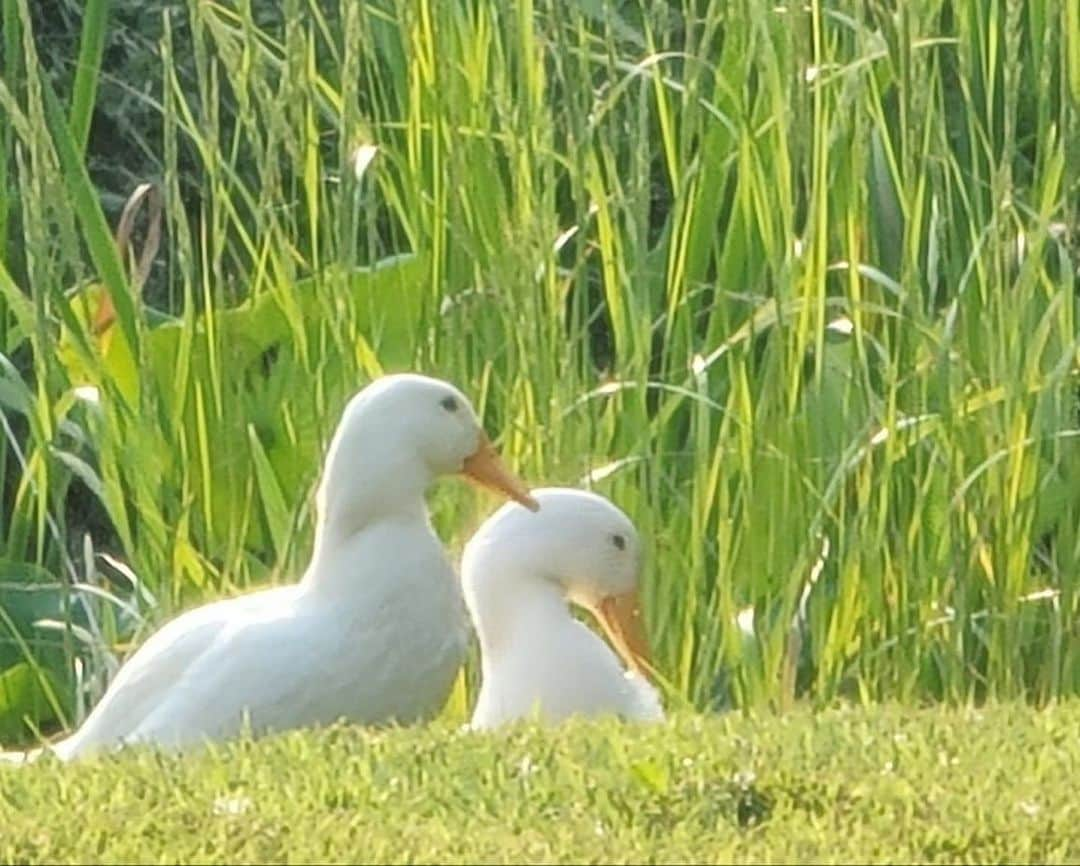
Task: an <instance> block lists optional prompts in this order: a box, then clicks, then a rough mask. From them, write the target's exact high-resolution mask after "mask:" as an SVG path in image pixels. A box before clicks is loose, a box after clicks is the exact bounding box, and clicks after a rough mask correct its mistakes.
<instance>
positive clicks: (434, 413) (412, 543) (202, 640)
mask: <svg viewBox="0 0 1080 866" xmlns="http://www.w3.org/2000/svg"><path fill="white" fill-rule="evenodd" d="M454 473H462V474H465V475H466V476H468V477H470V478H472V479H474V480H475V481H477V482H478V483H481V484H484V485H486V486H490V487H494V488H495V489H498V490H499V491H501V492H503V493H505V494H506V495H510V496H514V497H516V498H518V499H520V500H521V501H522V502H524V503H525V504H526V505H527V506H528V507H530V508H534V507H536V504H535V502H534V501H533V500H532V499H531V498H530V497H529V495H528V493H527V491H526V490H525V488H524V485H522V484H521V482H520V481H519V480H518V479H517V478H516V477H514V476H513V475H511V474H510V473H509V471H508V470H506V468H505V467H504V466H502V464H501V462H500V461H499V458H498V455H497V454H496V453H495V452H494V449H493V448H492V446H491V443H490V442H489V441H488V440H487V437H486V435H485V434H484V432H483V430H482V429H481V428H480V426H479V421H478V420H477V418H476V416H475V413H474V412H473V410H472V408H471V406H469V404H468V402H467V401H466V400H465V398H464V396H463V395H461V394H460V392H458V391H457V390H456V389H454V388H453V387H452V386H450V385H448V384H447V383H445V382H440V381H438V380H434V379H429V378H427V377H422V376H413V375H408V374H405V375H398V376H388V377H384V379H382V380H378V381H377V382H376V383H374V384H372V385H370V386H368V387H367V388H365V389H364V390H362V391H361V392H360V393H359V394H358V395H356V396H355V397H354V398H353V399H352V400H351V401H350V403H349V405H348V406H347V407H346V409H345V412H344V414H343V417H342V420H341V423H340V424H339V425H338V429H337V430H336V432H335V435H334V437H333V440H332V441H331V444H330V447H329V450H328V454H327V458H326V463H325V466H324V470H323V477H322V481H321V483H320V486H319V491H318V495H317V506H318V514H319V520H318V522H317V524H316V530H315V541H314V549H313V552H312V558H311V561H310V564H309V565H308V568H307V569H306V571H305V573H304V575H303V577H302V579H301V580H300V581H299V582H298V583H295V584H292V585H286V586H281V587H275V588H271V589H264V590H260V591H256V592H252V593H249V594H247V595H243V596H239V597H237V598H233V599H228V600H222V601H216V602H213V603H210V604H207V605H204V606H202V607H199V608H196V609H194V610H191V611H188V612H186V613H183V614H181V615H180V616H178V617H176V618H175V619H174V620H172V621H170V622H169V623H167V624H166V625H165V626H164V627H162V628H161V629H160V630H159V631H158V632H156V633H155V634H154V635H152V636H151V637H150V638H149V639H148V640H147V641H146V642H145V643H144V644H143V645H142V646H141V647H140V648H139V649H138V650H136V652H135V653H134V654H133V655H132V656H131V657H130V658H129V659H128V660H127V661H126V662H125V663H124V665H123V666H122V667H121V668H120V670H119V672H118V673H117V675H116V677H115V678H114V679H113V681H112V682H111V683H110V684H109V687H108V689H107V690H106V692H105V695H104V696H103V698H102V699H101V701H99V703H98V704H97V706H96V707H95V708H94V709H93V711H92V712H91V713H90V714H89V715H88V716H87V718H86V720H85V722H84V723H83V724H82V726H81V727H80V728H79V729H78V730H77V731H76V732H75V733H73V734H72V735H71V736H69V737H68V738H66V739H64V740H61V741H59V742H57V743H53V744H51V745H49V746H48V747H47V748H48V750H50V751H52V752H54V753H55V754H56V755H57V756H58V757H60V758H61V759H64V760H72V759H75V758H80V757H83V756H84V755H88V754H91V753H93V752H96V751H99V750H102V749H110V748H116V747H119V746H123V745H127V744H132V743H149V744H153V745H156V746H159V747H163V748H185V747H189V746H193V745H196V744H199V743H202V742H206V741H220V740H224V739H228V738H231V737H234V736H236V735H237V734H240V733H241V732H242V731H244V730H245V729H247V730H249V731H250V732H251V733H252V734H254V735H260V734H265V733H270V732H281V731H285V730H289V729H292V728H298V727H307V726H313V725H327V724H331V723H333V722H336V721H338V720H342V719H344V720H346V721H350V722H354V723H359V724H371V725H376V724H389V723H400V724H408V723H411V722H415V721H419V720H422V719H425V718H428V717H430V716H432V715H434V714H436V713H437V712H439V710H440V709H441V708H442V706H443V704H444V703H445V701H446V698H447V697H448V695H449V692H450V689H451V688H452V686H453V682H454V679H455V677H456V675H457V672H458V670H459V668H460V666H461V664H462V662H463V660H464V655H465V648H466V640H467V618H466V616H465V609H464V605H463V602H462V597H461V590H460V585H459V583H458V581H457V580H456V579H455V574H454V570H453V568H452V566H451V565H450V563H449V561H448V559H447V557H446V554H445V551H444V549H443V546H442V544H441V542H440V540H439V538H438V536H437V535H436V534H435V531H434V529H433V528H432V526H431V523H430V519H429V516H428V512H427V507H426V503H425V501H424V493H425V491H426V489H427V488H428V487H429V486H430V485H431V483H432V482H433V481H434V480H435V479H436V478H438V477H439V476H441V475H446V474H454ZM29 754H31V753H27V754H23V753H3V754H0V757H3V758H6V759H7V760H13V759H14V760H18V759H19V758H24V759H25V758H26V757H27V756H28V755H29Z"/></svg>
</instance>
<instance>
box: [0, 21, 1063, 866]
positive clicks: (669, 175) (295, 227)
mask: <svg viewBox="0 0 1080 866" xmlns="http://www.w3.org/2000/svg"><path fill="white" fill-rule="evenodd" d="M1077 10H1078V7H1077V5H1076V4H1075V3H1059V2H1056V0H1028V2H1025V3H1016V2H1006V0H986V2H982V3H965V2H957V0H905V2H902V3H901V2H894V0H866V2H862V0H860V2H850V0H832V2H825V0H810V2H808V3H807V4H805V5H802V4H791V5H784V4H760V3H756V2H751V0H679V2H675V0H671V2H648V3H637V2H614V0H604V2H602V0H580V2H575V3H549V2H542V0H532V2H529V0H519V2H517V3H513V4H490V3H483V2H473V0H444V2H428V0H409V2H391V0H371V2H364V3H351V2H345V0H340V2H333V0H285V2H283V3H280V4H271V3H262V2H254V0H223V2H209V0H188V2H164V0H158V2H146V3H136V2H133V0H123V2H122V0H114V2H111V3H110V2H109V0H86V2H85V3H81V2H80V3H76V2H74V0H53V2H41V3H37V2H34V3H31V2H29V0H0V16H2V17H0V26H2V45H3V47H2V62H0V63H2V69H0V113H2V115H3V126H2V129H0V190H3V191H6V196H5V197H4V198H3V200H2V202H0V237H2V238H3V243H2V244H0V250H2V255H3V259H2V262H0V297H2V299H3V301H2V305H0V323H2V330H0V404H2V407H3V416H2V423H3V435H2V437H0V443H2V444H0V474H2V488H0V489H2V491H3V494H2V495H3V508H2V509H0V556H2V559H0V741H4V742H5V743H11V742H12V741H13V740H17V739H18V740H28V739H31V738H32V734H33V730H34V729H35V728H37V727H41V728H44V729H46V730H52V729H55V728H58V727H62V726H65V725H71V724H74V723H75V722H77V721H78V719H79V718H80V717H81V715H82V714H83V713H84V712H85V708H86V707H87V706H88V705H91V704H92V703H93V701H94V700H95V699H96V697H97V696H98V695H99V694H100V693H101V690H102V689H103V687H104V684H105V682H106V680H107V677H108V676H109V674H110V673H111V671H112V670H114V669H115V665H116V663H117V661H118V660H119V659H120V658H121V657H122V656H123V653H124V652H125V651H126V649H127V647H128V646H130V645H131V644H132V643H134V642H137V641H139V640H141V639H142V638H143V637H144V636H145V634H146V633H147V631H148V630H149V629H151V628H153V627H155V626H156V625H157V624H158V623H160V622H161V620H162V619H164V618H166V617H168V616H170V615H171V614H172V613H173V612H175V611H176V610H178V609H180V608H182V607H185V606H188V605H191V604H194V603H196V602H198V601H200V600H203V599H206V598H211V597H220V596H222V595H227V594H231V593H235V592H239V591H242V590H244V589H246V588H248V587H251V586H253V585H256V584H265V583H267V582H272V581H284V580H293V579H295V578H296V577H297V576H298V574H299V572H300V570H301V569H302V568H303V566H304V564H305V561H306V557H307V555H308V551H309V549H310V539H311V531H312V521H313V517H314V515H313V514H312V508H311V505H312V496H311V492H312V489H313V485H314V483H315V481H316V478H317V472H318V462H319V458H320V455H321V451H322V448H323V445H324V443H325V442H326V441H327V440H328V438H329V436H330V434H331V432H332V429H333V426H334V424H335V423H336V421H337V415H338V412H339V410H340V408H341V406H342V405H343V403H344V401H345V399H346V398H347V396H348V395H349V394H350V393H351V392H353V391H354V390H355V389H357V388H358V387H360V386H361V385H363V384H364V383H365V382H366V381H368V380H369V379H370V378H372V377H374V376H376V375H379V374H380V373H382V372H384V371H386V370H394V369H406V368H408V369H416V370H421V371H425V372H429V373H432V374H435V375H439V376H442V377H445V378H447V379H450V380H452V381H454V382H456V383H457V384H458V385H459V386H460V387H462V388H463V389H464V390H465V391H466V392H468V393H469V394H470V395H472V397H473V398H474V400H475V401H476V403H477V405H478V406H479V407H481V409H482V411H483V414H484V417H485V421H486V424H487V426H488V428H489V429H490V430H491V431H492V433H493V434H497V436H498V439H499V444H500V447H501V448H502V450H503V451H504V453H505V454H507V455H508V457H509V459H510V461H511V463H512V464H513V465H515V466H516V467H517V468H518V469H519V470H520V472H521V473H522V474H523V475H525V476H526V477H528V478H529V479H531V480H532V481H534V482H535V483H561V484H581V485H591V486H595V487H596V488H598V489H600V490H602V491H603V492H605V493H606V494H608V495H610V496H612V497H613V498H614V499H615V501H617V502H618V503H619V504H620V505H622V506H623V507H624V508H625V509H626V510H627V511H628V512H629V513H630V514H631V515H632V516H633V517H634V519H635V520H636V521H637V523H638V525H639V527H640V529H641V531H642V533H643V535H644V536H645V538H646V539H648V543H649V547H650V561H649V566H648V574H647V578H646V586H645V596H646V602H647V608H648V621H649V625H650V631H651V633H652V637H653V639H654V642H655V644H656V649H657V656H658V660H659V663H660V666H661V669H662V671H663V672H664V674H665V675H666V676H667V678H668V679H669V682H668V683H666V688H667V689H668V692H669V696H670V698H671V700H672V701H673V703H674V704H675V705H676V706H679V705H682V703H683V702H684V701H685V702H686V703H687V704H689V705H690V706H693V707H695V708H698V709H703V710H707V709H719V708H723V707H730V706H741V707H754V706H763V705H768V706H773V707H778V708H783V707H786V706H788V705H789V704H790V703H791V702H792V701H793V700H794V699H796V698H798V697H807V698H809V699H811V700H812V701H814V702H816V703H819V704H821V703H828V702H831V701H833V700H834V699H836V698H838V697H842V696H849V697H858V698H863V699H874V700H877V699H891V700H896V701H900V702H904V703H911V702H916V701H923V700H942V699H944V700H947V701H968V700H982V699H983V698H986V697H995V698H1021V699H1028V700H1031V701H1034V702H1036V703H1043V702H1046V701H1049V700H1052V699H1054V698H1056V697H1059V696H1065V695H1071V694H1074V693H1075V692H1076V691H1077V688H1078V686H1080V660H1078V655H1077V651H1078V648H1080V642H1078V640H1077V637H1078V636H1077V626H1076V614H1077V605H1078V603H1080V601H1078V599H1080V592H1078V590H1080V578H1078V574H1080V570H1078V565H1080V534H1078V530H1080V453H1078V451H1077V444H1078V443H1077V441H1076V435H1077V430H1078V429H1080V428H1078V425H1077V382H1076V378H1077V322H1076V289H1077V285H1076V284H1077V268H1078V260H1080V223H1078V217H1080V122H1078V116H1080V115H1078V112H1080V11H1077ZM144 183H148V184H150V185H151V186H150V187H145V188H142V189H141V190H140V185H141V184H144ZM137 190H138V191H139V195H138V197H136V198H135V199H133V203H134V204H135V205H137V206H138V210H135V211H133V213H134V217H135V218H134V220H133V221H129V225H128V226H127V227H126V228H124V229H123V230H119V229H120V226H121V223H122V222H123V220H122V212H123V208H124V204H125V202H127V201H128V200H129V198H130V197H131V196H132V195H133V194H135V193H136V192H137ZM158 208H160V216H159V219H160V222H158V223H156V222H155V219H154V214H155V210H156V209H158ZM155 226H157V229H155ZM132 227H134V230H133V231H129V229H131V228H132ZM155 236H159V238H160V243H158V244H155ZM117 240H120V241H121V243H119V244H118V243H117ZM144 253H145V257H144V261H145V262H146V265H145V266H144V267H140V265H139V260H140V256H144ZM492 505H493V502H492V501H491V500H490V499H489V498H486V497H484V496H478V495H476V494H474V493H473V492H471V491H470V490H468V489H467V488H466V487H465V486H464V485H461V484H457V483H450V482H446V483H443V484H441V485H440V486H439V487H438V489H437V490H436V491H435V493H434V495H433V497H432V507H433V510H434V518H435V521H436V525H437V526H438V528H439V530H440V532H441V533H442V534H443V536H444V537H445V538H446V539H447V541H448V544H449V545H450V546H451V548H452V549H453V550H454V551H455V552H456V551H457V550H458V549H460V546H461V545H462V544H463V542H464V540H465V539H466V538H467V537H468V534H469V532H470V531H471V529H472V528H473V527H474V526H475V525H476V524H477V523H478V521H479V520H480V519H482V517H483V516H484V514H486V513H487V512H488V511H489V510H490V508H491V507H492ZM474 671H475V668H474V667H470V670H469V673H468V675H467V676H466V677H465V678H464V679H463V681H462V687H461V688H460V689H459V690H458V692H457V694H456V695H455V698H454V700H453V702H452V703H451V706H450V707H449V709H448V714H449V715H450V716H451V717H452V718H460V716H461V715H462V713H463V712H464V711H465V708H466V707H467V706H468V703H469V701H470V694H471V692H470V689H471V688H472V685H473V677H474V676H475V673H474ZM995 856H996V855H995Z"/></svg>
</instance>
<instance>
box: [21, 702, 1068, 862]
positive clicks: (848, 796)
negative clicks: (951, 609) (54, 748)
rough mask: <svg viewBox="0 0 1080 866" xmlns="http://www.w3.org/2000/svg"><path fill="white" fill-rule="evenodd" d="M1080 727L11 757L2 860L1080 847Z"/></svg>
mask: <svg viewBox="0 0 1080 866" xmlns="http://www.w3.org/2000/svg"><path fill="white" fill-rule="evenodd" d="M1078 730H1080V703H1076V702H1070V703H1067V704H1064V705H1061V706H1058V707H1056V708H1053V709H1050V710H1044V711H1036V710H1032V709H1030V708H1027V707H1024V706H1021V705H1015V704H1001V705H995V706H992V707H988V708H983V709H978V710H972V709H965V710H961V709H952V710H948V709H941V708H938V709H932V710H915V709H910V708H900V707H896V706H883V707H877V708H873V709H857V708H845V709H834V710H828V711H825V712H821V713H816V714H815V713H811V712H809V711H804V710H799V711H796V712H794V713H792V714H789V715H786V716H770V715H756V716H741V715H727V716H711V717H710V716H702V715H689V714H688V715H684V716H679V717H677V718H676V719H675V720H674V721H673V722H672V723H671V724H670V725H666V726H652V727H625V726H618V725H617V724H616V723H590V724H584V723H574V724H569V725H566V726H564V727H562V728H559V729H555V730H554V731H552V730H546V731H545V730H542V729H539V728H534V727H521V728H519V729H516V730H513V731H512V732H508V733H506V734H501V735H500V734H496V735H476V734H470V733H465V732H462V731H461V730H460V729H459V728H457V727H452V726H450V725H446V724H440V725H436V726H434V727H430V728H416V729H411V730H399V731H390V732H383V733H375V732H364V731H362V730H359V729H355V728H344V727H342V728H335V729H331V730H329V731H323V732H319V733H310V732H307V733H295V734H291V735H288V736H285V737H281V738H271V739H268V740H265V741H262V742H259V743H254V744H253V743H251V742H242V743H238V744H236V745H235V746H233V747H230V748H227V749H221V750H220V751H216V752H214V753H204V754H201V755H194V756H191V757H188V758H185V759H178V758H173V757H160V756H156V755H154V754H150V753H142V754H138V755H134V754H133V755H128V756H124V757H121V758H112V759H104V760H100V761H94V762H88V763H85V764H81V765H72V766H67V767H62V766H60V765H58V764H54V763H52V762H51V761H50V762H46V763H40V764H37V765H35V766H32V767H27V768H16V767H10V768H3V770H2V771H0V828H2V832H0V861H2V862H4V863H28V862H35V863H55V862H136V861H144V860H145V861H146V862H151V863H153V862H177V863H180V862H183V863H193V862H198V863H202V862H214V863H236V862H253V863H277V862H342V863H354V862H417V861H422V862H448V861H453V862H469V863H475V862H553V861H554V862H628V863H630V862H633V863H637V862H731V861H737V862H776V863H781V862H787V863H791V862H799V863H808V862H850V863H856V862H864V861H866V862H892V863H897V862H949V863H956V862H995V863H1000V862H1070V861H1071V862H1076V861H1077V859H1080V799H1078V798H1077V797H1076V793H1075V780H1076V774H1077V770H1078V767H1080V737H1077V731H1078Z"/></svg>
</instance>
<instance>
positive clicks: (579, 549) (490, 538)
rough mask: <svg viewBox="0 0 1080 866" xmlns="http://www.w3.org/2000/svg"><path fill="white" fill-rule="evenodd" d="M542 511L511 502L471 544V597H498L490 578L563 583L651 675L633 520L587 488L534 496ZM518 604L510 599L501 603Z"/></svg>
mask: <svg viewBox="0 0 1080 866" xmlns="http://www.w3.org/2000/svg"><path fill="white" fill-rule="evenodd" d="M532 495H533V498H534V499H535V500H536V502H537V503H538V504H539V511H538V512H537V513H535V514H534V513H532V512H530V511H527V510H526V509H524V508H521V507H520V506H518V505H516V504H514V503H507V504H505V505H504V506H503V507H502V508H500V509H499V511H497V512H496V513H495V514H494V515H492V517H490V518H489V519H488V520H487V522H485V524H484V525H483V527H481V529H480V531H479V532H477V534H476V535H475V536H473V538H472V539H471V540H470V541H469V544H468V545H467V546H466V549H465V554H464V560H463V563H462V574H463V578H464V580H465V594H466V600H467V601H468V602H469V605H470V607H471V608H473V609H474V610H475V609H477V607H478V605H480V604H481V601H480V599H478V598H477V594H478V593H481V592H490V593H491V594H492V595H499V592H498V590H499V587H496V586H491V585H490V584H487V582H488V581H505V580H506V577H507V576H508V575H514V576H516V577H518V578H521V577H523V576H528V577H530V578H536V579H539V580H543V581H546V582H549V583H554V584H556V585H557V586H558V588H559V590H560V592H561V594H562V595H563V597H564V598H566V599H568V600H569V601H571V602H573V603H575V604H577V605H579V606H581V607H584V608H586V609H587V610H589V611H590V612H591V613H592V614H593V615H594V616H595V617H596V619H597V620H598V622H599V623H600V625H601V626H602V627H603V629H604V631H605V632H606V633H607V636H608V638H609V639H610V641H611V643H612V644H613V645H614V647H615V649H616V650H617V651H618V653H619V654H620V655H621V656H622V658H623V660H624V661H625V662H626V664H627V665H629V666H630V668H632V669H633V670H634V671H636V672H637V673H639V674H642V675H643V676H644V675H647V674H648V673H649V672H650V670H651V665H652V661H651V654H650V650H649V643H648V639H647V637H646V634H645V628H644V623H643V620H642V614H641V605H640V601H639V597H638V583H639V579H640V574H641V565H642V554H641V543H640V540H639V538H638V533H637V530H636V528H635V527H634V524H633V522H632V521H631V520H630V518H629V517H627V516H626V514H625V513H624V512H623V511H622V510H621V509H619V508H618V507H617V506H615V505H614V504H612V503H611V502H610V501H608V500H607V499H605V498H604V497H602V496H599V495H597V494H595V493H589V492H587V491H583V490H573V489H568V488H558V487H554V488H544V489H540V490H533V491H532ZM503 603H504V604H512V603H513V599H512V598H505V597H504V599H503Z"/></svg>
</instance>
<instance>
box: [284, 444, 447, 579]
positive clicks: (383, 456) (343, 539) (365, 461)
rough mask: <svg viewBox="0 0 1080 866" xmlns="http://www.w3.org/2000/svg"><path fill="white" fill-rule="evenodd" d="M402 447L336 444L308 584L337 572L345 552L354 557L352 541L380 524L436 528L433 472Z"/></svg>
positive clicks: (322, 487) (326, 477)
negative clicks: (353, 449) (355, 449)
mask: <svg viewBox="0 0 1080 866" xmlns="http://www.w3.org/2000/svg"><path fill="white" fill-rule="evenodd" d="M365 444H366V443H365ZM396 445H397V443H393V442H391V443H384V442H382V440H377V439H376V440H374V441H372V442H371V444H370V446H369V447H366V448H365V449H364V450H363V452H362V453H361V454H359V455H357V454H356V453H349V454H344V453H341V449H337V448H333V447H332V448H331V452H330V454H329V455H328V457H327V460H326V467H325V469H324V472H323V479H322V482H321V484H320V486H319V492H318V496H317V508H318V515H319V518H318V523H317V525H316V528H315V544H314V549H313V552H312V558H311V566H310V567H309V569H308V574H307V576H306V577H305V583H308V584H312V583H318V582H319V581H320V580H321V579H322V577H323V576H324V575H329V574H333V573H334V572H335V571H337V570H338V566H339V563H341V559H342V556H343V555H345V557H346V558H348V557H349V556H351V553H350V552H349V550H348V548H349V546H350V542H351V541H353V540H354V539H357V538H358V537H359V536H360V535H361V534H362V533H363V532H365V531H366V530H368V529H370V528H372V527H374V526H376V525H377V524H379V523H380V522H383V521H391V522H396V523H399V524H400V523H415V524H417V525H419V526H422V527H425V528H429V527H430V524H429V521H428V512H427V504H426V502H425V501H424V494H425V492H426V491H427V488H428V487H429V486H430V485H431V483H432V482H433V481H434V476H433V473H432V472H431V470H430V469H429V468H428V467H427V466H426V465H425V464H424V463H423V462H422V461H420V460H417V459H416V457H415V455H411V454H408V453H406V454H402V453H401V451H400V449H399V448H397V447H395V446H396Z"/></svg>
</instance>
